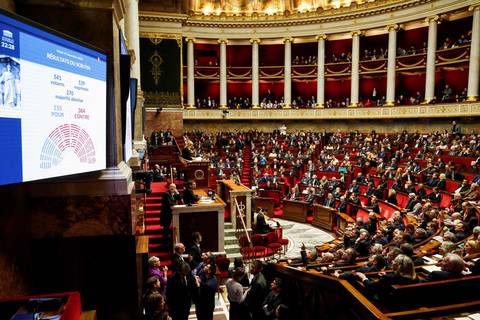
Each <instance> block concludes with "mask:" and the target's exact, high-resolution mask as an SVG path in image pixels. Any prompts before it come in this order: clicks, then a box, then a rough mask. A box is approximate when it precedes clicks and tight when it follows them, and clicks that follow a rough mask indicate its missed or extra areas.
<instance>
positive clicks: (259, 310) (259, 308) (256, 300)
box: [244, 260, 267, 320]
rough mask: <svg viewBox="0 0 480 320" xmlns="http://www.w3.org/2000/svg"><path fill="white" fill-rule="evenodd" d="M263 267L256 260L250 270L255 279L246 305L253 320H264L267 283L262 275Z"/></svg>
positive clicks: (246, 297) (246, 298)
mask: <svg viewBox="0 0 480 320" xmlns="http://www.w3.org/2000/svg"><path fill="white" fill-rule="evenodd" d="M262 269H263V265H262V263H261V262H260V261H258V260H255V261H254V262H253V264H252V267H251V269H250V273H251V274H253V279H252V282H251V284H250V288H248V289H247V290H248V291H247V292H246V296H245V300H244V303H245V304H246V306H247V309H248V311H249V312H250V315H251V319H252V320H264V319H265V312H264V311H263V301H264V299H265V297H266V295H267V281H266V280H265V277H264V276H263V274H262Z"/></svg>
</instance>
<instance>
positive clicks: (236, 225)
mask: <svg viewBox="0 0 480 320" xmlns="http://www.w3.org/2000/svg"><path fill="white" fill-rule="evenodd" d="M217 194H218V195H219V196H220V197H221V198H222V199H223V201H224V202H225V203H226V204H227V206H228V207H229V208H230V217H231V222H232V225H233V229H234V230H236V229H240V228H242V222H241V220H240V217H239V216H237V206H236V205H235V201H234V199H237V202H238V205H239V206H245V216H246V218H247V219H246V221H245V223H246V227H247V231H251V230H252V190H251V189H249V188H247V187H246V186H244V185H243V184H236V183H235V182H234V181H233V180H217Z"/></svg>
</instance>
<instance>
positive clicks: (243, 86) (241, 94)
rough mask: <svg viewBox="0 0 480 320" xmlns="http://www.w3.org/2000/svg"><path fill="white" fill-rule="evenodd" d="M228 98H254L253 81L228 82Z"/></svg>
mask: <svg viewBox="0 0 480 320" xmlns="http://www.w3.org/2000/svg"><path fill="white" fill-rule="evenodd" d="M227 95H228V99H233V98H234V97H237V98H248V99H249V100H251V99H252V82H251V81H233V80H229V81H228V82H227Z"/></svg>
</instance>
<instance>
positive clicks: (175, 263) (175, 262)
mask: <svg viewBox="0 0 480 320" xmlns="http://www.w3.org/2000/svg"><path fill="white" fill-rule="evenodd" d="M173 251H174V252H173V256H172V272H176V271H178V270H179V268H180V265H181V264H183V263H186V264H188V262H190V260H191V256H189V259H187V260H189V261H185V259H184V258H183V254H184V253H185V246H184V245H183V243H181V242H179V243H177V244H175V247H174V248H173Z"/></svg>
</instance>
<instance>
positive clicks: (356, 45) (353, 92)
mask: <svg viewBox="0 0 480 320" xmlns="http://www.w3.org/2000/svg"><path fill="white" fill-rule="evenodd" d="M361 34H362V32H361V31H353V32H352V76H351V77H352V80H351V87H350V107H357V106H358V95H359V94H358V91H359V89H360V74H359V69H360V35H361Z"/></svg>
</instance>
